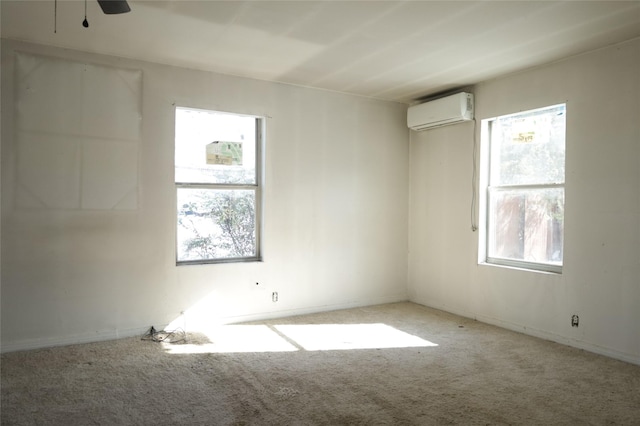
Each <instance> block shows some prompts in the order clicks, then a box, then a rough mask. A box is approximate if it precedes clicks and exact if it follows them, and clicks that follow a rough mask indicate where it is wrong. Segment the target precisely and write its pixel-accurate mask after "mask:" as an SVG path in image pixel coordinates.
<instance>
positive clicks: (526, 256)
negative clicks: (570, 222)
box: [488, 188, 564, 265]
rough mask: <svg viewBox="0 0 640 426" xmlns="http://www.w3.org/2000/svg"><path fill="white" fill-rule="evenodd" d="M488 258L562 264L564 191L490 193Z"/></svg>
mask: <svg viewBox="0 0 640 426" xmlns="http://www.w3.org/2000/svg"><path fill="white" fill-rule="evenodd" d="M489 196H490V200H489V203H490V204H489V209H490V210H489V218H490V221H491V223H490V226H489V245H488V250H489V257H493V258H501V259H510V260H518V261H526V262H535V263H547V264H554V265H561V264H562V243H563V241H562V238H563V234H564V189H563V188H554V189H529V190H492V191H491V193H490V194H489Z"/></svg>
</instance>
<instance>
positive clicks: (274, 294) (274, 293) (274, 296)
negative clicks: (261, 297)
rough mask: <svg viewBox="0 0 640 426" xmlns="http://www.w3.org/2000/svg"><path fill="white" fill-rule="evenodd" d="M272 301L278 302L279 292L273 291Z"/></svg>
mask: <svg viewBox="0 0 640 426" xmlns="http://www.w3.org/2000/svg"><path fill="white" fill-rule="evenodd" d="M271 301H272V302H277V301H278V292H277V291H274V292H273V293H271Z"/></svg>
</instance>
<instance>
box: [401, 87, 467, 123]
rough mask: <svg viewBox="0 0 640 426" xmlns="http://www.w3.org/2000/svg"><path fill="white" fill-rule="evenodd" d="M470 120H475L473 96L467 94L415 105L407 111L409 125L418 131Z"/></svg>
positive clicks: (457, 94)
mask: <svg viewBox="0 0 640 426" xmlns="http://www.w3.org/2000/svg"><path fill="white" fill-rule="evenodd" d="M470 120H473V94H472V93H466V92H461V93H456V94H455V95H451V96H446V97H444V98H440V99H436V100H434V101H430V102H425V103H423V104H420V105H414V106H411V107H409V110H408V111H407V125H408V126H409V128H410V129H411V130H416V131H420V130H427V129H431V128H434V127H440V126H446V125H449V124H456V123H461V122H464V121H470Z"/></svg>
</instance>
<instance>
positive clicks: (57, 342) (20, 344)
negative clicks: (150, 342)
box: [0, 295, 407, 353]
mask: <svg viewBox="0 0 640 426" xmlns="http://www.w3.org/2000/svg"><path fill="white" fill-rule="evenodd" d="M405 301H407V298H406V295H395V296H389V297H383V298H372V299H367V300H364V301H363V300H359V301H351V302H345V303H338V304H332V305H318V306H308V307H304V308H298V309H284V310H278V311H271V312H260V313H255V314H249V315H238V316H230V317H224V318H217V319H216V320H218V321H219V322H220V323H222V324H233V323H239V322H246V321H259V320H265V319H272V318H282V317H289V316H294V315H305V314H313V313H317V312H328V311H336V310H339V309H350V308H359V307H363V306H373V305H381V304H385V303H395V302H405ZM155 326H156V328H157V329H158V330H161V329H163V328H164V327H165V326H166V324H155ZM147 331H149V326H148V325H147V326H143V327H134V328H130V329H126V330H107V331H102V332H95V333H83V334H75V335H71V336H59V337H45V338H41V339H25V340H18V341H15V342H4V341H3V342H2V343H1V344H0V353H8V352H18V351H28V350H33V349H42V348H50V347H55V346H68V345H78V344H82V343H93V342H101V341H107V340H116V339H122V338H126V337H134V336H142V335H144V333H146V332H147Z"/></svg>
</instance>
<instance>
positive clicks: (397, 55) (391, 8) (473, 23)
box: [0, 0, 640, 103]
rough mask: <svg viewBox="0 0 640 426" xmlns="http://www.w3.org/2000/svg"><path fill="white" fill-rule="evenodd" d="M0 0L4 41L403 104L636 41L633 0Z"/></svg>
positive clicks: (638, 6)
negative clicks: (115, 0) (117, 1)
mask: <svg viewBox="0 0 640 426" xmlns="http://www.w3.org/2000/svg"><path fill="white" fill-rule="evenodd" d="M0 3H1V14H2V27H1V31H2V37H4V38H12V39H18V40H25V41H30V42H35V43H40V44H48V45H54V46H59V47H66V48H71V49H78V50H83V51H88V52H95V53H104V54H110V55H117V56H122V57H128V58H136V59H142V60H147V61H152V62H159V63H164V64H171V65H177V66H183V67H188V68H195V69H202V70H210V71H215V72H220V73H225V74H233V75H239V76H244V77H250V78H256V79H261V80H269V81H278V82H283V83H290V84H297V85H303V86H310V87H316V88H321V89H328V90H335V91H340V92H347V93H353V94H357V95H363V96H369V97H374V98H380V99H387V100H392V101H399V102H405V103H411V102H412V101H414V100H416V99H420V98H424V97H426V96H429V95H433V94H435V93H439V92H443V91H447V90H451V89H454V88H457V87H463V86H467V85H470V84H474V83H478V82H480V81H484V80H487V79H491V78H494V77H497V76H499V75H503V74H506V73H511V72H515V71H518V70H521V69H525V68H529V67H532V66H536V65H540V64H543V63H547V62H551V61H554V60H557V59H560V58H563V57H566V56H569V55H575V54H579V53H582V52H586V51H589V50H593V49H597V48H600V47H603V46H606V45H610V44H613V43H617V42H620V41H624V40H628V39H632V38H635V37H640V1H627V2H617V1H584V2H583V1H544V2H543V1H184V0H182V1H178V0H174V1H139V0H138V1H136V0H129V4H130V6H131V9H132V11H131V12H130V13H128V14H124V15H109V16H107V15H104V14H102V12H101V10H100V8H99V6H98V4H97V3H96V1H95V0H88V4H87V13H88V20H89V23H90V26H89V28H83V27H82V24H81V23H82V20H83V19H84V2H83V1H64V0H58V6H57V32H56V33H54V0H46V1H31V0H20V1H11V0H2V1H1V2H0Z"/></svg>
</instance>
